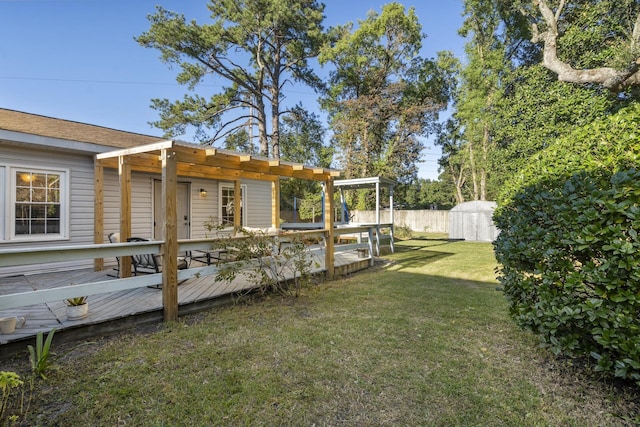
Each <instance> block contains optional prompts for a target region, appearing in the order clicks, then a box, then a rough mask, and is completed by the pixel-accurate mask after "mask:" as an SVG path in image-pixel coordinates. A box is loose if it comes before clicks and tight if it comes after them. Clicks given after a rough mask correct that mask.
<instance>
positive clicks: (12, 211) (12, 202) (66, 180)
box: [6, 165, 71, 242]
mask: <svg viewBox="0 0 640 427" xmlns="http://www.w3.org/2000/svg"><path fill="white" fill-rule="evenodd" d="M17 170H24V171H29V172H38V173H56V174H59V175H60V181H61V182H60V191H61V194H60V233H58V234H34V235H25V234H20V235H16V186H17V183H16V171H17ZM6 172H7V176H6V180H7V182H8V183H9V194H8V196H9V201H8V203H7V211H8V212H7V215H6V218H8V219H9V224H8V225H9V232H8V235H7V237H8V239H7V241H10V242H48V241H55V240H68V239H69V236H70V234H69V215H70V211H71V209H70V201H71V194H70V183H71V179H70V174H71V172H70V169H60V168H50V167H42V166H33V165H9V166H8V167H7V168H6Z"/></svg>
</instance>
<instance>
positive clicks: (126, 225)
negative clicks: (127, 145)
mask: <svg viewBox="0 0 640 427" xmlns="http://www.w3.org/2000/svg"><path fill="white" fill-rule="evenodd" d="M118 174H119V178H120V241H121V242H126V241H127V239H128V238H129V237H131V166H130V165H129V164H127V161H126V157H125V156H119V157H118ZM120 277H131V257H128V256H123V257H121V258H120Z"/></svg>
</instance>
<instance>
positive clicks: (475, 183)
mask: <svg viewBox="0 0 640 427" xmlns="http://www.w3.org/2000/svg"><path fill="white" fill-rule="evenodd" d="M467 145H469V166H470V167H471V183H472V184H473V200H478V173H477V171H476V164H475V160H474V157H473V144H472V143H471V142H469V144H467Z"/></svg>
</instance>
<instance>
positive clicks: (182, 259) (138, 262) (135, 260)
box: [127, 237, 191, 289]
mask: <svg viewBox="0 0 640 427" xmlns="http://www.w3.org/2000/svg"><path fill="white" fill-rule="evenodd" d="M148 241H149V239H144V238H142V237H129V238H128V239H127V242H148ZM190 263H191V251H187V252H186V254H185V256H179V257H178V270H185V269H187V268H189V264H190ZM131 265H132V267H133V275H134V276H137V275H138V274H154V273H161V272H162V268H161V266H162V260H161V256H160V255H157V254H141V255H131ZM183 282H184V280H183V281H182V282H179V283H178V284H181V283H183ZM148 287H149V288H154V289H160V288H161V287H162V286H161V285H153V286H148Z"/></svg>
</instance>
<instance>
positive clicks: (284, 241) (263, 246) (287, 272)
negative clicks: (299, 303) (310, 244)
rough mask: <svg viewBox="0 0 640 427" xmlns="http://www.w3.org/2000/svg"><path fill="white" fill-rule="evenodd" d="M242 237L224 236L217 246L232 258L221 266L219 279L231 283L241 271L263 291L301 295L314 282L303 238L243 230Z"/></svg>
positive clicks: (216, 247) (217, 277)
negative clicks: (226, 237) (228, 237)
mask: <svg viewBox="0 0 640 427" xmlns="http://www.w3.org/2000/svg"><path fill="white" fill-rule="evenodd" d="M240 232H241V233H242V234H243V235H244V236H243V237H241V238H235V239H222V240H220V241H219V242H216V243H215V244H214V249H224V250H226V251H228V252H229V253H230V254H232V256H233V260H232V261H230V262H226V263H223V264H221V265H220V269H219V271H218V274H217V275H216V280H220V281H225V282H227V283H230V282H232V281H233V280H235V278H236V277H237V276H238V275H239V274H243V275H244V276H245V277H246V278H247V279H249V280H250V281H252V282H253V283H254V284H255V285H256V289H258V290H259V291H260V292H262V293H266V292H272V291H273V292H276V293H278V294H281V295H285V296H299V295H300V293H301V291H302V289H303V288H305V287H307V286H309V284H310V282H311V270H312V267H313V266H314V262H313V261H312V259H311V258H310V256H309V254H308V252H307V246H306V243H305V240H304V238H303V237H300V236H294V235H291V236H287V237H286V238H284V236H283V235H279V236H270V235H267V234H265V233H263V232H260V231H258V232H256V231H248V230H246V229H241V230H240Z"/></svg>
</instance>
